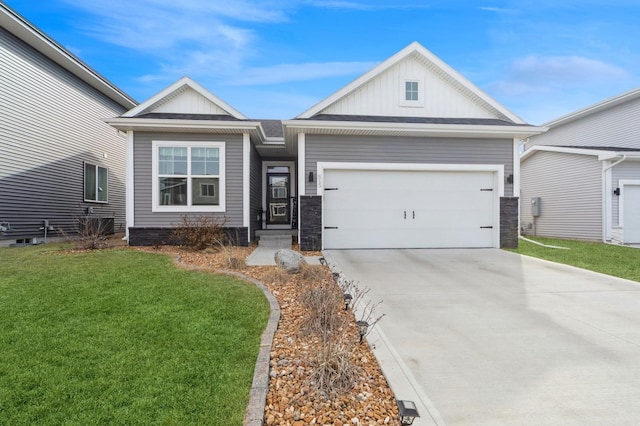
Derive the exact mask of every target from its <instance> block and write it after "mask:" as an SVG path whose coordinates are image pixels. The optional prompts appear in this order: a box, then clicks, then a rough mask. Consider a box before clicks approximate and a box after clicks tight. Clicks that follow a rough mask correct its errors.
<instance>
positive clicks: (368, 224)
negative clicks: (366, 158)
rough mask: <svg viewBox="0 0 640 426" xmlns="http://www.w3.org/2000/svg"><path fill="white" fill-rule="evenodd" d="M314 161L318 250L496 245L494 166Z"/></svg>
mask: <svg viewBox="0 0 640 426" xmlns="http://www.w3.org/2000/svg"><path fill="white" fill-rule="evenodd" d="M318 166H319V173H321V172H320V170H322V178H321V180H319V183H318V186H319V188H318V189H319V191H320V192H319V193H321V194H322V195H323V203H322V205H323V229H324V232H323V241H324V248H325V249H347V248H351V249H354V248H356V249H357V248H363V249H364V248H453V247H499V246H500V241H499V239H500V233H499V228H500V214H499V203H500V196H501V193H502V191H503V185H502V176H503V166H501V165H488V166H484V165H457V166H456V165H433V164H429V165H407V164H402V165H398V164H396V165H393V164H359V163H349V164H346V163H325V164H322V163H319V164H318Z"/></svg>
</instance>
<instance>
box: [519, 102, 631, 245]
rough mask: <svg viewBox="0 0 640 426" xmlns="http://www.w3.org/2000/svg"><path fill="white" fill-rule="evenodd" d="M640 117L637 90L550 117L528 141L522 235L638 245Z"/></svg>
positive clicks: (524, 167)
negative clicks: (554, 118) (565, 114)
mask: <svg viewBox="0 0 640 426" xmlns="http://www.w3.org/2000/svg"><path fill="white" fill-rule="evenodd" d="M639 117H640V89H636V90H633V91H630V92H627V93H623V94H621V95H619V96H616V97H614V98H611V99H607V100H605V101H603V102H600V103H598V104H595V105H592V106H590V107H588V108H585V109H582V110H580V111H577V112H575V113H572V114H569V115H567V116H564V117H562V118H559V119H557V120H554V121H551V122H549V123H547V124H545V126H548V128H549V131H548V132H547V133H545V134H543V135H538V136H534V137H531V138H530V139H529V140H528V141H527V142H526V143H525V151H524V153H523V154H522V157H521V168H522V183H521V184H522V189H521V193H522V202H521V227H522V229H523V231H524V233H526V234H529V235H538V236H547V237H558V238H570V239H581V240H594V241H604V242H614V243H625V244H639V243H640V121H639V120H638V118H639ZM534 198H535V200H536V203H535V204H533V205H532V199H534ZM536 210H537V211H536ZM533 213H536V214H535V215H534V214H533Z"/></svg>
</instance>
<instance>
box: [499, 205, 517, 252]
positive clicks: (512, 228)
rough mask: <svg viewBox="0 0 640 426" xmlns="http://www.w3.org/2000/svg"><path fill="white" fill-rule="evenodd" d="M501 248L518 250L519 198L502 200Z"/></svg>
mask: <svg viewBox="0 0 640 426" xmlns="http://www.w3.org/2000/svg"><path fill="white" fill-rule="evenodd" d="M500 248H518V197H501V198H500Z"/></svg>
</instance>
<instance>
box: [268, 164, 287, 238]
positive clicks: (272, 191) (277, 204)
mask: <svg viewBox="0 0 640 426" xmlns="http://www.w3.org/2000/svg"><path fill="white" fill-rule="evenodd" d="M289 192H290V185H289V173H267V225H288V224H290V223H291V201H290V200H291V199H290V198H289V197H290V194H289Z"/></svg>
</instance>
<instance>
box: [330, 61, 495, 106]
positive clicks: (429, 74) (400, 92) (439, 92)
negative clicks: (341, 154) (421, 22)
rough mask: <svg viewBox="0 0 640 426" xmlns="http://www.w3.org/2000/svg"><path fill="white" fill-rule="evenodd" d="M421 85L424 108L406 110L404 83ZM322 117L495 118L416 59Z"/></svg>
mask: <svg viewBox="0 0 640 426" xmlns="http://www.w3.org/2000/svg"><path fill="white" fill-rule="evenodd" d="M407 80H409V81H418V82H419V85H422V86H423V87H421V88H420V94H421V96H422V97H423V101H424V102H423V106H403V105H402V104H403V102H402V100H403V99H404V96H405V92H404V90H405V88H404V82H405V81H407ZM322 113H323V114H351V115H382V116H399V117H449V118H451V117H460V118H469V117H474V118H496V116H495V115H492V114H491V113H489V112H488V111H487V110H486V109H485V108H483V107H482V106H480V104H479V103H477V102H476V101H474V100H472V99H470V98H469V97H468V96H467V95H465V94H463V93H462V92H461V91H460V90H458V89H457V88H456V87H455V86H454V82H453V81H452V80H450V81H447V80H445V78H444V76H443V75H442V73H441V72H437V71H435V70H434V69H431V68H430V67H429V66H428V65H427V64H424V63H422V62H421V61H419V60H418V59H416V58H415V57H413V56H409V57H407V58H405V59H404V60H402V61H400V62H398V63H397V64H395V65H394V66H392V67H391V68H389V69H388V70H386V71H385V72H383V73H381V74H380V75H378V76H377V77H374V78H373V79H372V80H370V81H369V82H367V83H365V84H363V85H362V86H360V87H358V88H357V89H356V90H354V91H353V92H351V93H349V94H348V95H346V96H345V97H343V98H340V100H338V101H337V102H335V103H334V104H332V105H330V106H328V107H327V108H325V109H324V110H323V111H322Z"/></svg>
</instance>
